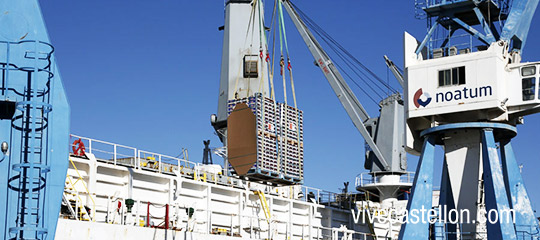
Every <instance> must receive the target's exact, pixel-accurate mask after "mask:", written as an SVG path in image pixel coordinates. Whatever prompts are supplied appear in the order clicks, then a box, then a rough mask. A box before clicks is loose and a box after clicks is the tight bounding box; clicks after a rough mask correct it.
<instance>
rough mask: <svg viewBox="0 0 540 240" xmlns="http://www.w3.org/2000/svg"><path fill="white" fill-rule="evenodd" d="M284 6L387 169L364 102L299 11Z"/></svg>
mask: <svg viewBox="0 0 540 240" xmlns="http://www.w3.org/2000/svg"><path fill="white" fill-rule="evenodd" d="M283 6H284V7H285V9H286V11H287V13H288V14H289V16H290V17H291V19H292V21H293V23H294V25H295V26H296V29H297V30H298V32H299V33H300V36H302V39H303V40H304V42H305V43H306V45H307V46H308V48H309V51H310V52H311V54H312V55H313V58H315V62H316V64H317V66H319V68H320V69H321V71H322V72H323V74H324V76H325V77H326V79H327V80H328V83H330V86H331V87H332V89H333V90H334V93H335V94H336V96H337V97H338V99H339V101H340V102H341V105H343V108H345V111H346V112H347V114H348V115H349V117H350V118H351V120H352V122H353V124H354V126H355V127H356V128H357V129H358V131H359V132H360V134H361V135H362V137H364V139H365V141H366V143H367V144H368V145H369V147H370V148H371V151H372V152H373V153H374V154H375V156H376V158H377V161H379V163H380V164H381V165H382V166H383V167H384V168H385V169H388V168H389V165H388V163H387V161H386V160H385V158H384V156H383V155H382V153H381V151H380V150H379V147H377V145H376V144H375V141H374V140H373V137H372V136H371V135H370V134H369V132H368V130H367V129H366V126H365V124H364V122H365V121H367V120H368V119H369V115H368V113H367V112H366V110H365V109H364V107H363V106H362V104H361V103H360V102H359V101H358V99H357V98H356V96H355V95H354V93H353V92H352V90H351V88H350V87H349V85H348V84H347V82H346V81H345V79H344V78H343V76H342V75H341V74H340V73H339V71H338V69H337V68H336V66H335V65H334V63H333V62H332V60H331V59H330V57H328V54H326V52H325V51H324V50H323V49H322V47H321V45H320V44H319V42H318V41H317V40H316V39H315V37H314V36H313V34H312V33H311V31H310V30H309V29H308V28H307V27H306V25H305V23H304V22H303V21H302V20H301V19H300V17H299V16H298V13H297V12H296V11H295V10H294V8H293V7H292V5H291V3H290V2H289V0H284V1H283Z"/></svg>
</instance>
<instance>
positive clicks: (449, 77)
mask: <svg viewBox="0 0 540 240" xmlns="http://www.w3.org/2000/svg"><path fill="white" fill-rule="evenodd" d="M462 84H465V67H455V68H452V69H445V70H440V71H439V87H445V86H453V85H462Z"/></svg>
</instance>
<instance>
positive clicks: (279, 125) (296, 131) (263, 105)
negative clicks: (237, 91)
mask: <svg viewBox="0 0 540 240" xmlns="http://www.w3.org/2000/svg"><path fill="white" fill-rule="evenodd" d="M241 103H244V104H246V105H247V106H248V107H249V108H250V109H251V111H252V112H253V114H254V115H255V123H254V124H255V129H256V139H254V141H256V155H254V156H253V158H256V159H252V160H253V161H247V162H254V164H253V166H252V167H251V169H250V170H249V171H248V172H247V173H246V174H244V175H245V176H247V177H249V178H252V179H254V180H262V181H268V182H274V183H279V184H294V183H299V182H302V180H303V176H304V162H303V161H304V150H303V147H304V146H303V130H304V128H303V115H302V111H300V110H298V109H296V108H294V107H291V106H288V105H286V104H284V103H277V102H275V101H273V100H272V99H270V98H265V97H262V96H261V94H257V95H256V96H254V97H248V98H242V99H235V100H230V101H229V106H228V110H229V115H230V114H231V113H233V111H235V108H236V107H237V105H239V104H241ZM242 106H244V105H242ZM234 121H236V120H234ZM234 129H238V128H234ZM233 131H238V130H233ZM233 134H234V133H233ZM228 141H229V142H228V146H235V144H236V143H235V141H238V140H236V139H235V138H231V139H230V140H228ZM234 159H236V158H235V156H229V161H231V165H232V166H233V168H234V165H235V164H234V161H235V160H234Z"/></svg>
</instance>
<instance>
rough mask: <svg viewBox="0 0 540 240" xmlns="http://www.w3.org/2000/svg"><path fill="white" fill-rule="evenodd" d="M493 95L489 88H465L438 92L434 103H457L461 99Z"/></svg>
mask: <svg viewBox="0 0 540 240" xmlns="http://www.w3.org/2000/svg"><path fill="white" fill-rule="evenodd" d="M491 95H493V90H492V89H491V86H484V87H477V88H466V87H464V88H463V89H462V90H454V91H448V92H444V93H442V92H438V93H436V94H435V102H450V101H454V100H455V101H457V100H462V99H472V98H479V97H486V96H491Z"/></svg>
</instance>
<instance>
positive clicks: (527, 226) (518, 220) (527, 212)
mask: <svg viewBox="0 0 540 240" xmlns="http://www.w3.org/2000/svg"><path fill="white" fill-rule="evenodd" d="M501 158H502V171H503V176H504V183H505V184H506V194H507V196H508V199H509V200H510V201H509V203H510V208H511V209H513V210H514V211H515V212H514V225H515V229H516V235H517V236H530V235H532V234H535V233H538V232H539V231H538V221H537V220H536V218H535V217H534V214H533V213H534V212H533V209H532V207H531V201H530V199H529V195H528V194H527V190H526V189H525V185H524V183H523V178H522V177H521V173H520V171H519V167H518V165H517V162H516V158H515V156H514V150H513V149H512V145H511V144H510V141H504V142H501Z"/></svg>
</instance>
